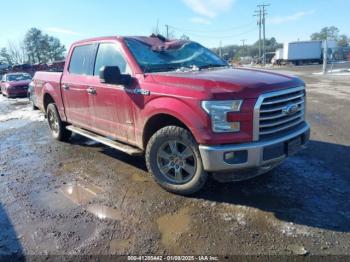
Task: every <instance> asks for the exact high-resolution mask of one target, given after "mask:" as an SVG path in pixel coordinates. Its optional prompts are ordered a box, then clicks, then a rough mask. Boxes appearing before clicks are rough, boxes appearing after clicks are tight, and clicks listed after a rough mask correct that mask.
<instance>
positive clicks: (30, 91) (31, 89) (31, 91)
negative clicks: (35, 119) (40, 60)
mask: <svg viewBox="0 0 350 262" xmlns="http://www.w3.org/2000/svg"><path fill="white" fill-rule="evenodd" d="M28 99H29V102H30V104H31V105H32V109H33V110H37V109H38V105H37V98H36V95H35V92H34V82H33V81H32V82H30V84H29V85H28Z"/></svg>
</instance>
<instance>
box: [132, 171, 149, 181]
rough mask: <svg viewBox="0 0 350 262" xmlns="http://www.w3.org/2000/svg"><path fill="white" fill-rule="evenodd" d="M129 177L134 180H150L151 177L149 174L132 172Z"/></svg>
mask: <svg viewBox="0 0 350 262" xmlns="http://www.w3.org/2000/svg"><path fill="white" fill-rule="evenodd" d="M131 179H132V180H133V181H135V182H152V179H151V178H150V176H149V175H147V174H146V175H141V174H139V173H134V174H132V176H131Z"/></svg>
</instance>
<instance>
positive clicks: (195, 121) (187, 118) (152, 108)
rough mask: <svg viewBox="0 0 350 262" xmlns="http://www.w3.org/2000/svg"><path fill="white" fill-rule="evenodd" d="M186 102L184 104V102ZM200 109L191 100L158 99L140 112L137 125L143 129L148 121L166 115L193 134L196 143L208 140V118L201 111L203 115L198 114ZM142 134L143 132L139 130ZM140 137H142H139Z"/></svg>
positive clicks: (150, 102)
mask: <svg viewBox="0 0 350 262" xmlns="http://www.w3.org/2000/svg"><path fill="white" fill-rule="evenodd" d="M184 100H185V101H186V102H187V103H186V102H185V101H184ZM194 107H200V105H199V104H198V101H195V100H192V99H190V98H189V99H183V98H182V99H181V100H180V99H178V98H174V97H158V98H154V99H152V100H151V101H149V102H148V103H147V104H146V105H145V107H144V108H143V110H141V111H140V118H139V119H140V120H141V121H142V122H141V123H140V122H139V123H140V124H141V125H139V126H140V127H142V128H144V127H145V125H146V123H147V122H148V120H149V119H151V118H152V117H153V116H155V115H158V114H168V115H171V116H174V117H175V118H177V119H178V120H180V121H181V122H182V123H183V124H184V125H185V126H186V127H187V128H188V129H189V130H190V131H191V133H192V134H193V136H194V138H195V140H196V141H197V142H198V143H204V141H206V140H208V139H210V136H209V134H208V133H207V132H206V130H208V121H209V118H208V117H207V115H206V114H205V112H204V111H203V114H200V115H199V114H198V108H194ZM140 131H141V132H142V133H143V130H140ZM141 137H142V135H141Z"/></svg>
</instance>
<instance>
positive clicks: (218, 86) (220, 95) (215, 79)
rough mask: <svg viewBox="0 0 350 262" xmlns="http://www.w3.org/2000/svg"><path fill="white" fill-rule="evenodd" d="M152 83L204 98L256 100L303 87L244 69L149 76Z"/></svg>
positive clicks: (291, 79) (280, 77) (283, 77)
mask: <svg viewBox="0 0 350 262" xmlns="http://www.w3.org/2000/svg"><path fill="white" fill-rule="evenodd" d="M151 75H152V78H153V80H154V81H155V82H158V83H163V84H166V85H168V86H169V85H170V86H176V87H178V88H181V87H182V88H186V89H188V88H189V89H193V92H195V91H197V92H198V91H199V92H202V93H206V94H207V96H208V97H212V98H217V99H227V98H240V97H242V98H256V97H258V96H259V95H260V94H262V93H264V92H270V91H275V90H281V89H285V88H290V87H296V86H301V85H304V82H303V81H302V80H301V79H299V78H298V77H295V76H290V75H284V74H279V73H275V72H271V71H263V70H256V69H247V68H223V69H210V70H200V71H188V72H176V71H172V72H162V73H152V74H151Z"/></svg>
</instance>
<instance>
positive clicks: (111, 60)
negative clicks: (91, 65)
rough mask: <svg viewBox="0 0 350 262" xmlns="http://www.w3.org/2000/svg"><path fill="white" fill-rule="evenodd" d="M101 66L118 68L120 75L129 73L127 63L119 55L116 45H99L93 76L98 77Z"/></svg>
mask: <svg viewBox="0 0 350 262" xmlns="http://www.w3.org/2000/svg"><path fill="white" fill-rule="evenodd" d="M103 66H118V67H119V69H120V73H122V74H130V73H131V70H130V67H129V65H128V63H127V62H126V60H125V59H124V57H123V55H122V54H121V53H120V50H119V48H118V46H117V45H116V44H112V43H102V44H100V46H99V48H98V51H97V56H96V62H95V72H94V75H99V72H100V69H101V67H103Z"/></svg>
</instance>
